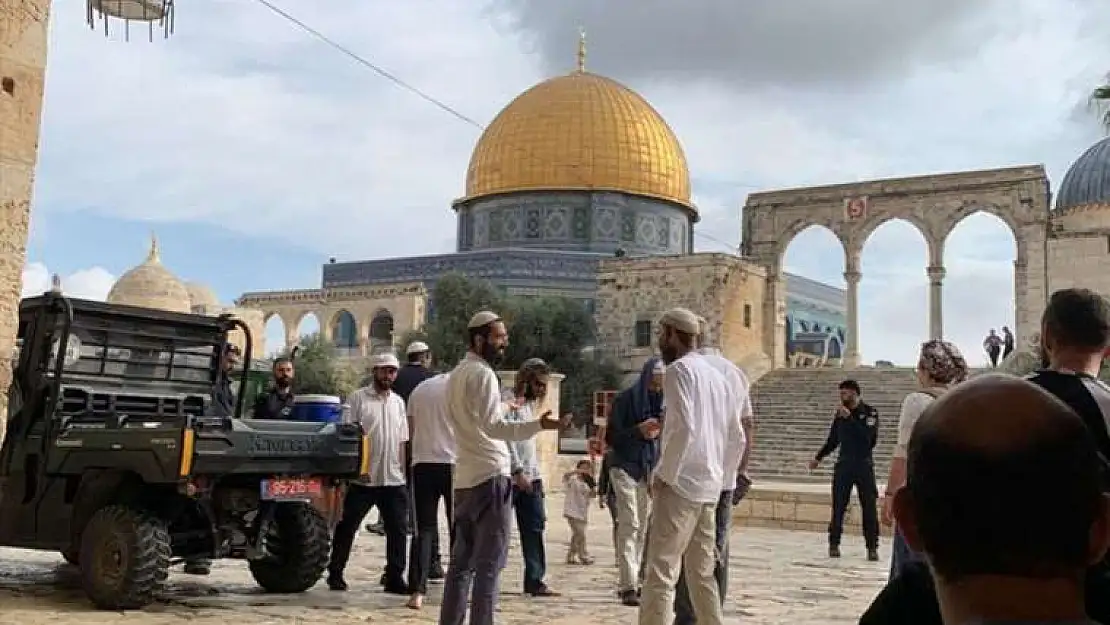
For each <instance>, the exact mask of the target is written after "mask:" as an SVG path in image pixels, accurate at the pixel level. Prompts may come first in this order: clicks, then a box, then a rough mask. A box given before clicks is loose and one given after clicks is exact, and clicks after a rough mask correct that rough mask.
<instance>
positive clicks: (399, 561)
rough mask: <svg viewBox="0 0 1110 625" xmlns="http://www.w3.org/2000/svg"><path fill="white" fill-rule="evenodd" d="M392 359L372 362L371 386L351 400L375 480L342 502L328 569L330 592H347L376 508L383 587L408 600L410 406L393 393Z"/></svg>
mask: <svg viewBox="0 0 1110 625" xmlns="http://www.w3.org/2000/svg"><path fill="white" fill-rule="evenodd" d="M399 364H400V363H398V362H397V357H396V356H394V355H393V354H378V355H376V356H374V357H373V358H371V360H370V367H371V372H372V375H371V380H372V381H371V384H370V386H366V387H363V388H360V389H358V390H357V391H355V392H354V393H352V394H351V397H350V399H349V403H350V412H349V414H348V417H349V419H350V420H351V421H352V422H355V423H361V424H362V427H363V429H364V430H365V431H366V433H367V434H368V435H369V436H370V440H371V441H374V444H373V445H371V446H370V476H369V477H368V478H367V479H366V481H364V482H359V483H356V484H351V486H350V487H349V489H348V491H347V496H346V498H344V500H343V517H342V518H341V519H340V521H339V524H338V525H337V526H336V528H335V538H333V539H332V548H331V561H330V562H329V563H328V587H329V588H331V589H332V590H347V582H346V580H345V579H344V578H343V570H344V569H345V568H346V567H347V560H348V559H350V557H351V545H353V544H354V541H355V534H356V533H357V532H358V528H359V525H360V524H361V523H362V520H363V519H365V518H366V515H367V513H369V512H370V509H371V508H373V507H377V508H378V512H379V514H381V517H382V521H383V523H384V524H385V558H386V563H385V577H384V578H383V579H382V585H383V586H384V587H385V591H386V592H388V593H391V594H399V595H407V594H408V592H409V589H408V584H407V583H405V557H406V555H407V551H408V550H407V548H406V547H407V545H406V544H405V543H406V542H407V540H406V535H405V518H406V515H407V512H408V496H407V494H406V489H405V457H404V448H405V447H404V445H405V443H406V442H408V440H409V423H408V416H407V415H406V414H405V402H404V400H402V399H401V397H400V396H399V395H397V394H396V393H394V392H393V389H392V387H393V381H394V380H395V379H396V378H397V369H398V368H399Z"/></svg>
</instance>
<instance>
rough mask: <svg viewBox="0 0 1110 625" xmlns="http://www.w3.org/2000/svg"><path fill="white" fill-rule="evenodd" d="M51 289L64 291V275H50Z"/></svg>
mask: <svg viewBox="0 0 1110 625" xmlns="http://www.w3.org/2000/svg"><path fill="white" fill-rule="evenodd" d="M50 290H51V291H53V292H54V293H61V292H62V277H61V276H59V275H58V274H54V275H52V276H50Z"/></svg>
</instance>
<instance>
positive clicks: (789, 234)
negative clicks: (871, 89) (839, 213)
mask: <svg viewBox="0 0 1110 625" xmlns="http://www.w3.org/2000/svg"><path fill="white" fill-rule="evenodd" d="M810 228H823V229H825V230H828V231H829V233H830V234H832V235H833V236H834V237H836V240H837V242H839V243H840V251H841V252H842V253H843V254H844V266H845V267H847V263H848V246H847V243H846V242H845V241H844V238H843V237H842V236H840V233H839V232H837V231H836V228H835V225H834V224H829V223H821V222H816V221H809V220H807V219H798V220H795V221H794V222H792V223H790V224H789V225H788V226H787V227H786V228H784V229H783V230H782V232H780V233H779V234H778V235H777V236H776V238H775V240H776V241H777V242H778V245H777V249H776V250H775V253H774V254H775V260H774V262H775V263H776V264H775V266H774V269H775V272H776V273H778V272H781V271H782V263H783V261H784V260H786V251H787V250H788V249H790V244H791V243H793V242H794V239H795V238H797V236H798V235H799V234H801V233H803V232H805V231H806V230H809V229H810Z"/></svg>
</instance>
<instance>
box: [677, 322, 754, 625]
mask: <svg viewBox="0 0 1110 625" xmlns="http://www.w3.org/2000/svg"><path fill="white" fill-rule="evenodd" d="M698 329H699V331H698V336H697V345H698V353H699V354H701V355H702V357H704V358H705V360H706V362H708V363H709V364H711V365H713V368H715V369H716V370H717V371H719V372H720V373H721V375H723V376H724V377H725V380H726V381H727V382H728V384H729V388H730V389H731V390H732V392H733V394H734V397H735V398H737V399H738V400H739V403H737V404H736V406H737V411H736V414H737V418H738V419H740V425H741V426H742V434H743V435H744V444H743V445H742V449H743V455H742V458H741V460H740V469H739V471H738V474H737V476H736V483H735V484H733V483H729V482H726V483H725V489H724V490H722V491H721V498H720V499H719V500H717V512H716V524H717V535H716V541H717V564H716V566H715V567H714V568H713V577H715V578H716V579H717V594H718V599H720V602H721V605H722V606H723V605H724V603H725V596H726V594H727V593H728V541H729V535H730V533H731V530H732V506H733V505H734V504H735V503H736V502H738V501H739V500H740V499H743V497H744V495H745V494H746V492H747V488H748V486H749V485H750V484H751V480H750V479H749V478H748V477H747V474H746V472H747V471H746V470H747V465H748V458H749V457H750V455H751V444H752V436H751V433H752V426H753V423H754V421H753V415H754V412H753V411H752V399H751V393H750V385H749V383H748V376H747V374H745V373H744V370H743V369H741V368H740V367H738V366H736V364H735V363H733V362H732V361H731V360H729V359H728V358H725V357H724V356H723V355H722V354H721V350H719V349H716V348H714V347H710V345H709V323H708V322H707V321H706V319H705V318H704V317H699V318H698ZM726 477H727V476H726ZM674 613H675V618H674V625H694V624H695V623H697V619H696V618H694V606H693V605H691V604H690V593H689V591H688V590H687V588H686V571H685V569H683V571H682V572H681V573H680V574H679V576H678V586H676V587H675V600H674Z"/></svg>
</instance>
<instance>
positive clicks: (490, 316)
mask: <svg viewBox="0 0 1110 625" xmlns="http://www.w3.org/2000/svg"><path fill="white" fill-rule="evenodd" d="M494 321H501V316H500V315H498V314H497V313H495V312H492V311H489V310H483V311H482V312H480V313H477V314H475V315H474V316H473V317H471V318H470V323H468V324H466V327H467V328H468V329H470V330H473V329H474V328H480V327H482V326H487V325H489V324H491V323H493V322H494Z"/></svg>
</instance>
